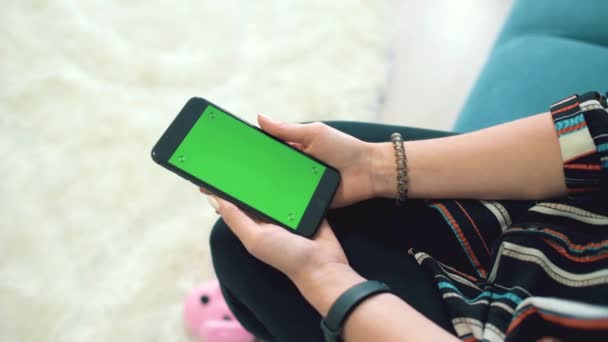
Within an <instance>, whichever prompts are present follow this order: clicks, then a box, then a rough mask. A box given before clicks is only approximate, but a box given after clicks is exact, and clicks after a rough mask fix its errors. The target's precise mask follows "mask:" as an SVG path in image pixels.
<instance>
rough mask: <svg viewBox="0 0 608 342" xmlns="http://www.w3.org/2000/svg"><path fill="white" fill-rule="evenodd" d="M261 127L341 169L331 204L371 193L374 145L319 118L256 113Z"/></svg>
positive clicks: (338, 203) (349, 202)
mask: <svg viewBox="0 0 608 342" xmlns="http://www.w3.org/2000/svg"><path fill="white" fill-rule="evenodd" d="M258 123H259V124H260V127H261V128H262V129H263V130H264V131H266V132H268V133H269V134H271V135H273V136H275V137H277V138H279V139H281V140H284V141H286V142H288V143H290V144H291V145H292V146H294V147H296V148H298V149H300V150H302V151H303V152H305V153H307V154H309V155H311V156H313V157H315V158H317V159H319V160H322V161H324V162H325V163H327V164H329V165H331V166H333V167H335V168H336V169H338V171H340V175H341V177H342V181H341V183H340V186H339V187H338V191H337V192H336V196H335V197H334V200H333V202H332V204H331V207H333V208H336V207H344V206H347V205H349V204H353V203H355V202H359V201H362V200H365V199H368V198H372V197H374V184H373V177H372V156H373V155H374V152H375V150H374V149H373V145H372V144H369V143H366V142H364V141H361V140H359V139H357V138H355V137H352V136H350V135H348V134H345V133H342V132H340V131H338V130H337V129H334V128H332V127H329V126H327V125H325V124H323V123H320V122H313V123H309V124H292V123H283V122H277V121H274V120H272V119H270V118H268V117H265V116H263V115H259V116H258Z"/></svg>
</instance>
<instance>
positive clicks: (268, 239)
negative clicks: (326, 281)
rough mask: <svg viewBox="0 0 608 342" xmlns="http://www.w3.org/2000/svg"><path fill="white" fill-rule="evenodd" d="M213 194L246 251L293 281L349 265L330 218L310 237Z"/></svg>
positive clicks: (221, 213) (221, 212) (222, 214)
mask: <svg viewBox="0 0 608 342" xmlns="http://www.w3.org/2000/svg"><path fill="white" fill-rule="evenodd" d="M213 198H214V199H216V200H217V202H218V204H219V209H218V211H219V213H220V215H221V216H222V218H223V219H224V221H225V222H226V224H227V225H228V227H230V229H231V230H232V231H233V232H234V234H235V235H236V236H237V237H238V238H239V240H241V242H242V243H243V245H244V246H245V248H246V249H247V251H249V253H250V254H251V255H253V256H254V257H256V258H258V259H259V260H261V261H262V262H264V263H266V264H268V265H270V266H272V267H274V268H276V269H278V270H279V271H281V272H283V273H284V274H285V275H287V276H288V277H289V278H290V279H292V281H294V282H296V280H298V279H302V278H305V277H309V276H310V275H311V274H316V273H318V272H319V271H321V270H326V269H329V268H331V267H334V266H340V265H342V266H348V260H347V259H346V255H345V254H344V250H343V249H342V246H340V243H339V242H338V239H336V236H335V235H334V233H333V231H332V230H331V227H330V226H329V224H328V223H327V220H323V223H321V226H320V227H319V230H318V231H317V233H316V235H315V237H314V239H307V238H304V237H302V236H299V235H296V234H293V233H290V232H288V231H287V230H286V229H285V228H282V227H279V226H277V225H274V224H272V223H267V222H263V221H260V220H258V219H257V218H254V217H252V216H251V215H249V214H247V213H245V212H243V211H242V210H241V209H240V208H238V207H237V206H235V205H234V204H232V203H230V202H228V201H225V200H223V199H221V198H219V197H216V196H214V197H213Z"/></svg>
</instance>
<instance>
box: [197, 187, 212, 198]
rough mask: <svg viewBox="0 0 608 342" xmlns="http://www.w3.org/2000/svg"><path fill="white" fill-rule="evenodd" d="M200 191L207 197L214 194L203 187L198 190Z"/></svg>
mask: <svg viewBox="0 0 608 342" xmlns="http://www.w3.org/2000/svg"><path fill="white" fill-rule="evenodd" d="M198 191H200V192H202V193H203V194H205V195H207V196H211V195H213V193H212V192H211V191H209V190H207V189H205V188H203V187H202V186H201V187H200V188H198Z"/></svg>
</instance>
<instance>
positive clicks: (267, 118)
mask: <svg viewBox="0 0 608 342" xmlns="http://www.w3.org/2000/svg"><path fill="white" fill-rule="evenodd" d="M258 116H259V117H261V118H263V119H265V120H268V121H270V122H276V121H274V120H272V119H271V118H269V117H267V116H266V115H264V114H258Z"/></svg>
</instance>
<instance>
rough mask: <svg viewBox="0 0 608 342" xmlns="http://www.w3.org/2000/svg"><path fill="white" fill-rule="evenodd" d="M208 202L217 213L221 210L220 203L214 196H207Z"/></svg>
mask: <svg viewBox="0 0 608 342" xmlns="http://www.w3.org/2000/svg"><path fill="white" fill-rule="evenodd" d="M207 202H209V205H210V206H211V207H212V208H213V209H214V210H215V212H216V213H217V212H218V211H219V210H220V204H219V203H218V202H217V200H216V199H215V198H214V197H213V196H207Z"/></svg>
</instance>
